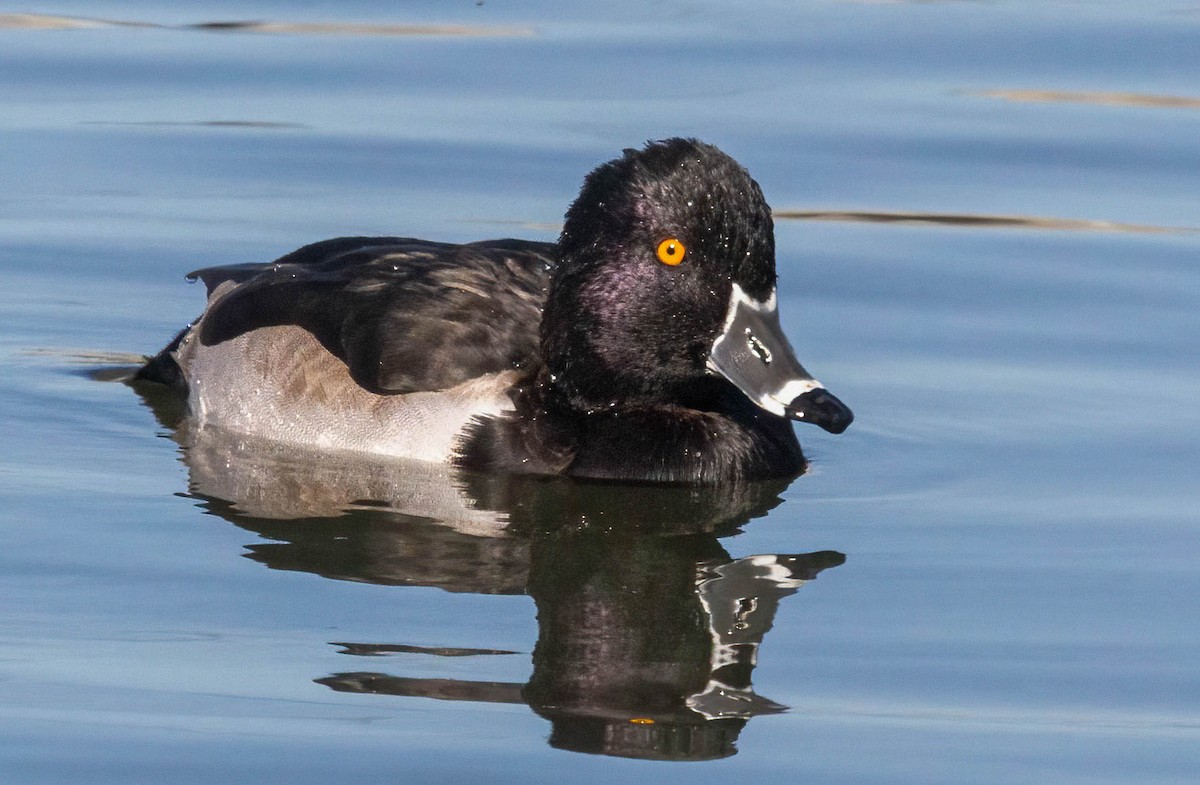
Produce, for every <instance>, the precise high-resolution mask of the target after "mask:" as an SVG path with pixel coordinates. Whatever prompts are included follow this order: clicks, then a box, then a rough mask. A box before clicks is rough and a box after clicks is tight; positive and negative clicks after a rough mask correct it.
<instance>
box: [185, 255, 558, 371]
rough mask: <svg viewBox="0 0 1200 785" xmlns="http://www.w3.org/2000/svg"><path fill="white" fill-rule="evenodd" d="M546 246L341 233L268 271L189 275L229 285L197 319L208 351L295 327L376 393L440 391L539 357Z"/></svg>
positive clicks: (261, 267) (254, 267)
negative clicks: (267, 330)
mask: <svg viewBox="0 0 1200 785" xmlns="http://www.w3.org/2000/svg"><path fill="white" fill-rule="evenodd" d="M555 263H556V255H555V247H554V246H553V245H552V244H549V243H535V242H527V241H522V240H491V241H485V242H480V243H471V244H468V245H449V244H445V243H432V242H427V241H424V240H412V239H406V238H396V237H347V238H339V239H336V240H326V241H324V242H320V243H314V244H312V245H307V246H305V247H303V248H301V249H299V250H297V251H293V252H292V253H290V254H288V255H287V256H284V257H281V258H280V259H278V260H276V261H275V262H272V263H269V264H250V265H230V266H226V267H212V268H207V269H204V270H198V271H197V272H195V273H193V274H192V277H196V278H200V279H201V280H203V281H204V283H205V285H206V286H207V287H208V291H209V294H212V292H213V291H214V290H215V289H216V288H217V287H218V286H220V285H221V284H222V283H224V282H226V281H232V282H233V283H235V284H236V285H237V286H236V288H234V290H233V291H232V292H230V293H229V294H228V295H226V296H224V297H222V298H221V299H220V300H219V301H217V302H216V303H214V304H213V305H212V306H211V307H210V309H209V311H208V312H207V313H206V314H205V317H204V321H203V325H202V328H201V332H200V340H201V341H203V342H204V343H205V344H215V343H220V342H221V341H226V340H229V339H231V338H235V337H237V336H238V335H241V334H243V333H246V332H249V331H250V330H253V329H256V328H259V327H269V326H277V325H296V326H298V327H302V328H304V329H306V330H308V331H309V332H311V333H312V334H313V335H314V336H316V338H317V340H319V341H320V342H321V343H322V344H323V345H324V346H325V348H327V349H328V350H329V351H330V352H331V353H333V354H334V355H336V356H337V357H339V358H341V359H342V360H343V361H344V362H345V363H346V366H347V367H348V368H349V370H350V374H351V376H352V377H353V378H354V380H355V381H356V382H358V383H359V384H361V385H362V386H363V387H364V388H366V389H368V390H371V391H372V392H376V393H406V392H416V391H420V390H441V389H445V388H447V387H453V386H454V385H456V384H459V383H461V382H464V381H467V380H468V379H472V378H474V377H476V376H479V375H482V374H486V373H495V372H497V371H504V370H509V369H512V368H515V367H521V366H522V365H524V364H527V363H528V362H529V361H530V360H531V359H533V358H535V357H536V356H537V351H538V325H539V323H540V321H541V308H542V303H543V301H544V300H545V296H546V286H547V284H548V283H549V278H550V271H551V270H552V269H553V266H554V264H555Z"/></svg>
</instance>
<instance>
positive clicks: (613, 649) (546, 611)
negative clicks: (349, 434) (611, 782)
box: [164, 418, 844, 760]
mask: <svg viewBox="0 0 1200 785" xmlns="http://www.w3.org/2000/svg"><path fill="white" fill-rule="evenodd" d="M164 419H165V421H166V422H165V424H168V425H172V426H176V428H175V438H176V439H177V440H179V441H180V443H181V444H182V445H183V447H184V450H183V455H184V460H185V462H186V463H187V465H188V468H189V472H190V482H191V489H192V492H193V493H194V494H195V495H196V496H198V497H200V498H201V499H203V500H204V505H205V506H206V507H207V508H208V509H209V510H210V511H211V512H213V513H214V514H217V515H220V516H221V517H223V518H225V519H227V520H229V521H230V522H232V523H234V524H236V525H237V526H240V527H242V528H244V529H247V530H250V531H253V532H255V533H257V534H259V535H261V536H262V537H264V538H266V539H267V540H268V542H263V543H256V544H253V545H250V546H248V549H249V551H250V553H249V554H248V555H249V556H250V558H253V559H255V560H257V561H260V562H262V563H263V564H265V565H267V566H269V567H272V568H275V569H283V570H303V571H307V572H311V573H316V574H318V575H322V576H326V577H329V578H336V579H341V580H352V581H361V582H369V583H377V584H388V585H419V586H436V587H439V588H442V589H445V590H448V591H456V592H474V593H483V594H517V593H528V594H529V595H531V596H532V597H533V599H534V601H535V603H536V605H537V618H538V630H539V634H538V640H537V644H536V646H535V647H534V653H533V672H532V674H531V676H530V677H529V680H528V681H527V682H526V683H524V684H510V683H497V682H487V681H468V680H457V679H428V678H407V677H405V676H403V675H394V674H385V673H378V672H368V671H361V672H347V673H337V674H332V675H329V676H326V677H323V678H319V679H316V681H317V682H318V683H320V684H324V685H326V686H328V687H330V688H332V689H334V690H338V691H343V692H368V693H377V694H389V695H402V696H421V697H425V698H436V699H442V700H466V701H479V702H506V703H525V704H528V705H529V706H530V707H531V708H532V709H533V710H534V711H536V712H537V713H538V714H539V715H541V716H543V717H545V718H546V719H548V720H549V721H550V723H551V726H552V731H551V735H550V743H551V744H552V745H553V746H555V747H560V748H563V749H570V750H576V751H581V752H591V753H602V754H606V755H619V756H629V757H639V758H656V759H669V760H698V759H709V758H718V757H724V756H728V755H732V754H734V752H735V751H736V750H735V742H736V740H737V737H738V734H739V732H740V731H741V729H742V727H743V726H744V725H745V724H746V722H747V720H748V719H749V718H750V717H752V716H755V715H757V714H764V713H772V712H777V711H781V710H782V709H783V708H784V707H782V706H780V705H779V704H777V703H775V702H773V701H771V700H768V699H767V698H764V697H762V696H760V695H757V694H756V693H755V692H754V690H753V688H752V686H751V672H752V671H753V669H754V666H755V663H756V659H757V654H758V647H759V644H760V643H761V642H762V640H763V636H764V635H765V634H766V633H767V631H768V630H769V629H770V628H771V625H772V622H773V620H774V617H775V612H776V608H777V607H778V604H779V602H780V600H781V599H783V598H784V597H786V596H788V595H790V594H792V593H794V592H795V591H796V589H797V588H798V587H800V586H801V585H803V584H804V583H805V582H806V581H808V580H811V579H812V578H813V577H815V576H816V575H817V573H819V572H820V571H821V570H823V569H827V568H829V567H832V566H836V565H838V564H841V563H842V561H843V560H844V557H843V556H842V555H841V554H839V553H836V552H833V551H820V552H816V553H804V554H794V555H793V554H788V555H783V554H769V555H759V556H749V557H745V558H739V559H735V558H732V557H731V556H730V555H729V554H728V553H727V552H726V551H725V549H724V548H723V547H722V546H721V544H720V543H719V541H718V536H719V535H727V534H732V533H734V532H736V530H737V527H739V526H741V525H743V524H745V523H746V522H747V521H749V520H751V519H753V518H755V517H759V516H762V515H764V514H766V513H767V511H769V510H770V509H771V508H773V507H774V506H776V505H777V504H778V503H779V496H778V494H779V493H780V492H781V491H782V490H783V488H784V487H785V486H786V485H787V483H786V482H773V483H759V484H749V485H742V486H735V487H729V486H724V487H720V488H684V487H667V488H663V487H654V486H628V485H612V484H598V483H579V482H571V481H565V480H560V479H548V478H498V477H479V476H467V475H463V474H460V473H456V472H453V471H451V470H448V469H444V468H442V467H438V466H432V465H428V464H419V463H412V464H409V463H405V464H402V465H398V464H397V463H396V462H394V461H392V462H376V461H371V460H365V459H362V458H358V457H355V456H348V455H331V454H322V455H320V456H314V455H306V454H304V453H302V452H300V451H297V450H296V449H295V448H293V447H282V446H278V445H273V444H270V443H264V442H262V441H258V440H252V439H247V438H244V437H237V436H228V435H223V434H221V433H219V432H215V431H210V430H205V431H204V432H201V433H195V432H191V431H189V429H188V427H187V424H186V422H175V421H171V420H170V419H169V418H164ZM335 645H337V646H340V647H342V649H343V651H344V653H347V654H354V655H359V656H379V655H385V654H386V655H396V654H404V653H406V652H420V653H423V654H435V655H442V656H469V655H485V654H499V653H503V652H497V651H494V650H461V649H427V648H419V647H412V646H406V645H403V644H399V643H371V642H351V643H347V642H339V643H337V644H335Z"/></svg>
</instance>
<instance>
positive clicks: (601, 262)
mask: <svg viewBox="0 0 1200 785" xmlns="http://www.w3.org/2000/svg"><path fill="white" fill-rule="evenodd" d="M670 239H674V240H676V241H677V242H678V243H679V244H680V246H679V248H680V249H681V250H679V251H677V253H681V255H682V260H681V261H679V262H678V263H677V264H669V263H665V262H664V261H661V260H660V259H659V256H658V246H659V245H660V244H661V243H662V242H663V241H664V240H670ZM559 249H560V253H561V261H560V265H559V268H558V272H557V274H556V277H555V279H554V282H553V283H552V284H551V288H550V294H549V299H548V302H547V304H546V312H545V316H544V318H543V320H542V341H543V347H544V349H545V353H546V359H547V363H548V366H549V370H550V372H551V373H552V374H554V375H555V376H556V379H557V380H558V382H559V383H560V384H561V385H562V389H564V390H567V391H569V392H570V393H571V395H572V396H573V397H578V398H580V399H582V401H581V402H582V403H586V404H588V405H592V406H597V405H606V404H607V403H609V402H611V401H612V400H613V398H614V395H619V396H621V397H622V398H640V397H647V396H648V397H659V396H661V395H663V394H668V395H669V394H670V393H671V390H672V388H675V387H678V386H679V385H680V384H683V383H687V382H688V381H691V380H694V379H696V378H698V377H703V376H705V375H706V371H705V366H706V358H707V356H708V351H709V349H710V348H711V346H712V343H713V340H714V339H715V338H716V335H717V333H718V332H719V331H720V329H721V325H722V322H723V320H724V318H725V311H726V309H727V307H728V304H729V297H730V291H731V287H732V285H733V282H734V281H738V282H740V283H741V284H742V287H743V288H744V289H746V290H747V291H753V292H755V293H756V294H758V295H759V296H760V297H761V298H762V299H765V298H766V297H767V296H768V294H769V292H770V291H771V290H772V288H773V287H774V285H775V237H774V229H773V225H772V222H771V211H770V208H769V207H768V206H767V203H766V201H765V200H764V199H763V195H762V191H761V190H760V189H759V187H758V184H757V183H755V182H754V180H752V179H751V178H750V175H749V174H748V173H747V172H746V170H745V169H743V168H742V167H741V166H740V165H738V163H737V162H736V161H734V160H733V159H732V158H730V157H729V156H727V155H725V154H724V153H722V152H721V151H720V150H718V149H717V148H715V147H712V146H711V145H707V144H703V143H701V142H698V141H695V140H691V139H668V140H666V141H662V142H653V143H650V144H648V145H646V147H645V148H644V149H642V150H626V151H625V154H624V156H622V157H621V158H618V159H616V160H614V161H610V162H608V163H606V164H604V165H602V166H600V167H599V168H597V169H596V170H595V171H593V172H592V173H591V174H589V175H588V176H587V179H586V180H585V181H584V184H583V189H582V191H581V192H580V194H579V198H578V199H576V200H575V202H574V204H572V205H571V207H570V209H569V210H568V211H567V216H566V223H565V225H564V227H563V232H562V236H561V238H560V239H559Z"/></svg>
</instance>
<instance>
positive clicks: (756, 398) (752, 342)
mask: <svg viewBox="0 0 1200 785" xmlns="http://www.w3.org/2000/svg"><path fill="white" fill-rule="evenodd" d="M708 367H709V368H710V369H711V370H713V371H715V372H716V373H718V374H720V375H721V376H724V377H725V378H726V379H728V380H729V381H731V382H733V384H734V385H735V386H736V387H737V388H738V389H739V390H741V391H742V392H744V393H745V394H746V396H747V397H748V398H749V399H750V400H751V401H753V402H754V403H756V404H757V405H758V406H760V407H762V408H763V409H766V410H767V411H768V412H771V413H772V414H777V415H779V416H780V417H788V418H791V419H793V420H799V421H800V422H810V423H812V424H813V425H819V426H821V427H822V428H824V429H825V430H827V431H829V432H830V433H841V432H842V431H844V430H846V428H847V427H849V425H850V423H851V422H853V421H854V413H853V412H851V411H850V409H849V407H847V406H846V404H844V403H842V402H841V401H839V400H838V399H837V398H836V397H835V396H834V395H833V394H831V393H830V392H829V391H828V390H826V389H825V388H824V386H822V384H821V383H820V382H819V381H817V380H816V379H814V378H813V377H812V375H811V374H809V372H808V371H806V370H804V366H802V365H801V364H800V361H799V360H797V359H796V354H795V352H793V351H792V347H791V344H789V343H788V340H787V337H786V336H785V335H784V334H783V330H782V328H781V327H780V326H779V310H778V308H777V307H776V302H775V293H774V292H772V293H771V296H770V297H769V298H768V299H767V301H766V302H762V301H760V300H756V299H754V298H753V297H750V296H749V295H747V294H746V293H745V292H744V291H742V288H741V287H740V286H738V285H737V284H736V283H735V284H734V285H733V296H732V297H731V298H730V302H729V312H728V313H727V314H726V316H725V327H724V329H723V330H722V331H721V334H720V335H718V336H717V339H716V341H714V342H713V346H712V349H711V350H710V351H709V355H708Z"/></svg>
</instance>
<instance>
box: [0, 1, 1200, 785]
mask: <svg viewBox="0 0 1200 785" xmlns="http://www.w3.org/2000/svg"><path fill="white" fill-rule="evenodd" d="M213 23H239V24H232V25H231V24H223V25H220V26H214V24H213ZM251 23H253V24H251ZM412 26H416V27H417V28H419V29H416V30H413V29H409V27H412ZM447 26H450V27H447ZM1198 36H1200V4H1198V3H1196V2H1193V1H1192V0H1175V1H1173V2H1172V1H1171V0H1162V1H1159V0H1153V1H1152V2H1143V3H1136V4H1134V3H1127V2H1118V1H1117V0H1110V1H1098V2H1087V3H1083V2H1066V1H1065V0H1064V1H1063V2H1034V1H1032V0H1011V1H1009V2H1005V1H1004V0H1001V1H1000V2H991V3H981V2H934V3H928V2H890V3H889V2H877V3H872V2H836V1H835V0H805V1H802V2H786V3H785V2H761V3H754V4H746V3H736V2H716V1H715V0H714V1H713V2H683V1H682V0H664V1H663V2H656V3H634V2H601V3H590V4H584V5H580V6H572V5H564V4H558V3H548V2H532V3H525V4H515V3H505V2H499V0H486V2H482V3H479V2H475V1H474V0H468V1H465V2H457V3H451V4H447V3H433V2H418V3H406V4H402V5H395V4H385V3H378V2H371V1H369V0H351V2H340V3H328V2H305V3H299V2H289V3H249V4H247V3H225V2H209V1H207V0H206V1H205V2H202V3H199V4H186V5H178V4H174V5H172V4H166V3H163V2H161V0H146V1H145V2H121V3H115V2H47V3H43V4H41V5H39V6H37V7H26V8H21V9H18V10H11V11H2V10H0V75H2V78H0V140H2V143H0V182H2V183H3V185H4V187H3V189H2V190H0V539H2V541H3V543H4V547H3V548H0V597H2V598H3V603H2V604H0V687H2V689H0V739H3V744H0V772H2V774H0V781H4V782H13V783H30V784H36V783H67V782H94V783H141V782H146V783H161V782H168V781H169V782H175V783H211V782H216V781H224V782H288V783H327V782H346V781H355V782H360V783H376V782H378V783H384V782H389V783H390V782H397V781H410V782H437V783H442V782H446V783H454V782H478V781H481V780H482V781H489V782H522V783H524V782H555V783H557V782H580V783H588V782H606V783H608V782H614V781H619V782H623V781H641V780H646V779H651V778H653V779H654V781H656V782H662V783H671V782H693V781H695V780H696V779H697V778H702V779H708V780H714V781H715V780H730V781H751V780H762V781H776V780H779V779H782V778H787V779H797V780H812V781H826V782H838V783H946V785H951V784H953V785H964V783H997V784H999V783H1004V784H1005V785H1012V784H1013V783H1031V784H1033V783H1036V784H1037V785H1042V784H1044V783H1047V782H1054V783H1065V784H1067V785H1070V784H1073V783H1133V782H1137V783H1191V782H1194V781H1195V772H1196V771H1198V770H1200V710H1198V709H1197V707H1198V706H1200V627H1198V625H1197V621H1196V611H1195V608H1196V599H1197V597H1200V520H1198V518H1197V510H1198V509H1200V493H1198V492H1197V483H1196V480H1195V472H1196V470H1195V467H1196V465H1197V463H1198V459H1200V448H1198V447H1197V445H1200V394H1198V393H1197V390H1200V370H1198V369H1200V351H1198V349H1197V345H1198V343H1197V340H1196V338H1197V336H1200V265H1198V264H1197V260H1198V259H1200V254H1198V252H1200V233H1198V232H1200V200H1198V199H1197V193H1200V181H1198V174H1197V173H1200V147H1198V146H1197V144H1196V139H1197V138H1200V88H1198V87H1197V85H1200V58H1197V57H1196V41H1197V39H1198ZM673 135H692V136H697V137H700V138H703V139H705V140H707V141H710V142H713V143H715V144H718V145H719V146H721V147H722V148H723V149H725V150H726V151H727V152H729V153H730V154H732V155H733V156H735V157H736V158H737V159H738V160H739V161H741V162H742V163H743V164H744V165H745V166H746V167H747V168H748V169H749V170H750V171H751V173H752V174H753V175H754V176H755V177H756V179H757V180H758V181H759V182H760V184H761V185H762V187H763V190H764V192H765V194H766V195H767V198H768V200H769V201H770V202H771V204H772V206H773V207H774V208H775V210H776V212H777V221H776V231H777V243H778V256H779V272H780V302H781V309H782V311H783V323H784V326H785V329H786V330H787V331H788V333H789V335H790V336H791V339H792V343H793V344H794V345H795V347H796V349H797V352H798V354H799V355H800V357H801V359H802V360H803V361H804V363H805V365H806V366H807V367H808V368H809V369H811V370H813V371H814V372H815V373H816V374H817V375H818V376H819V377H820V378H821V379H822V380H823V381H824V382H825V383H826V384H827V385H828V386H829V387H830V388H831V389H832V390H833V391H835V392H836V393H837V394H838V395H839V397H841V398H842V399H843V400H845V401H846V402H847V403H848V404H849V405H850V406H851V407H852V408H853V409H854V410H855V414H856V421H855V423H854V425H853V426H852V428H851V429H850V430H849V431H848V432H847V433H845V434H844V435H841V436H831V435H828V434H826V433H824V432H821V431H818V430H817V429H812V428H806V427H803V426H800V427H799V428H798V434H799V435H800V437H801V441H802V442H803V444H804V446H805V450H806V453H807V454H808V455H809V456H810V458H811V459H812V462H813V467H812V470H811V471H810V473H809V474H807V475H805V476H804V477H801V478H799V479H798V480H796V481H795V482H793V483H791V484H790V485H788V484H780V485H778V486H763V487H755V488H751V489H741V490H721V489H717V490H711V491H705V492H694V493H693V492H683V491H680V490H678V489H676V490H675V491H670V492H668V491H653V490H652V489H646V488H640V489H639V488H621V487H619V486H618V487H608V488H602V489H597V488H588V487H578V486H574V485H571V484H561V483H553V482H535V481H530V482H518V483H515V484H506V483H502V482H500V481H493V482H488V481H486V480H479V479H478V478H476V480H472V481H464V480H462V479H461V478H456V477H453V476H448V475H446V474H445V473H439V472H437V471H434V470H431V469H429V468H428V467H420V466H414V467H406V468H404V469H403V470H401V469H400V468H398V467H395V466H391V467H388V466H382V467H381V466H378V465H373V464H368V465H360V464H358V463H355V462H348V461H349V459H346V458H344V457H343V458H338V457H330V456H302V455H296V454H293V453H291V452H288V451H285V452H284V453H282V454H281V453H280V452H279V451H277V450H272V449H271V448H270V447H269V446H266V447H264V446H262V445H252V444H248V443H243V442H238V441H237V440H234V441H233V442H232V443H216V444H213V443H205V442H203V441H201V440H198V439H193V438H192V435H189V434H188V432H187V428H186V423H184V424H181V423H180V421H179V411H178V409H177V408H175V409H173V408H172V406H171V402H170V401H167V400H162V399H159V398H155V397H154V396H152V395H151V396H150V397H149V398H146V397H144V395H145V392H144V391H142V392H141V393H139V392H138V391H136V390H134V389H131V388H130V387H129V386H127V385H125V384H121V383H117V382H113V381H105V380H106V379H110V378H113V377H117V376H119V375H120V371H121V369H122V368H125V367H128V366H129V365H130V364H131V363H133V362H135V361H136V355H139V354H145V353H151V352H154V351H156V350H157V349H158V348H160V347H161V346H162V345H163V344H164V343H165V342H166V341H167V340H168V339H169V338H170V336H171V335H172V334H173V333H174V332H175V331H177V330H178V329H179V328H180V327H182V326H183V325H184V324H186V323H187V322H188V320H189V319H191V318H192V317H194V316H195V315H196V314H197V313H198V311H199V308H200V307H201V305H202V299H203V298H202V291H201V290H200V289H199V288H198V287H196V286H189V285H187V284H186V283H185V282H184V281H183V275H184V274H185V273H186V272H188V271H190V270H193V269H196V268H198V267H203V266H205V265H209V264H218V263H230V262H242V261H264V260H268V259H271V258H274V257H276V256H278V255H280V254H282V253H285V252H287V251H289V250H291V249H293V248H295V247H297V246H299V245H301V244H304V243H306V242H311V241H314V240H318V239H322V238H325V237H332V236H338V235H355V234H401V235H412V236H419V237H427V238H430V239H437V240H446V241H466V240H473V239H480V238H483V237H497V236H521V237H529V238H537V239H553V238H554V237H555V235H556V232H557V227H558V224H559V222H560V221H561V217H562V213H563V211H564V209H565V208H566V205H567V204H568V203H569V202H570V200H571V199H572V198H573V196H574V194H575V192H576V191H577V189H578V185H579V182H580V180H581V178H582V176H583V174H584V173H585V172H586V171H588V170H589V169H590V168H591V167H593V166H595V165H596V164H598V163H600V162H602V161H604V160H607V159H608V158H611V157H612V156H614V155H616V154H618V153H619V151H620V150H621V149H622V148H624V147H629V146H636V145H640V144H641V143H642V142H644V141H645V140H646V139H651V138H659V137H665V136H673ZM721 657H733V658H734V659H737V658H741V659H737V665H736V667H734V668H733V669H727V670H726V671H720V670H719V668H718V667H717V666H718V665H720V664H721V662H725V660H721ZM733 671H736V673H734V672H733ZM718 676H720V678H718ZM722 678H723V679H725V681H721V679H722Z"/></svg>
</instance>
